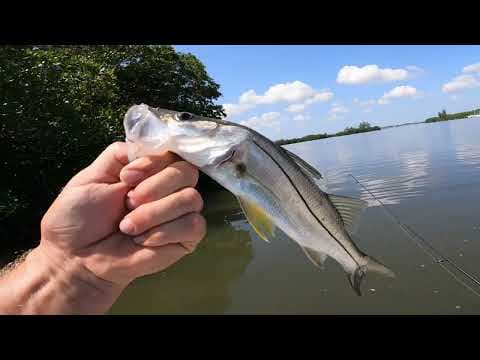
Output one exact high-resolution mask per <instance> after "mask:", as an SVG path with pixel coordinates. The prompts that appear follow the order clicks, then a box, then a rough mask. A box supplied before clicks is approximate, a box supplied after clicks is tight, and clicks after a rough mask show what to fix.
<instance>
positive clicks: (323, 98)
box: [305, 90, 333, 105]
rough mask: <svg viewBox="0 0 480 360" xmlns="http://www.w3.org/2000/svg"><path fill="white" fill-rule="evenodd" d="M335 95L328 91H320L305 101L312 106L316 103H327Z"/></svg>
mask: <svg viewBox="0 0 480 360" xmlns="http://www.w3.org/2000/svg"><path fill="white" fill-rule="evenodd" d="M332 98H333V93H332V92H331V91H328V90H324V91H320V92H318V93H316V94H315V95H314V96H313V97H312V98H310V99H307V100H306V101H305V103H306V104H308V105H310V104H313V103H316V102H327V101H330V100H332Z"/></svg>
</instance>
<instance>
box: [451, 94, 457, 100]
mask: <svg viewBox="0 0 480 360" xmlns="http://www.w3.org/2000/svg"><path fill="white" fill-rule="evenodd" d="M450 99H452V101H457V100H458V96H457V95H452V96H450Z"/></svg>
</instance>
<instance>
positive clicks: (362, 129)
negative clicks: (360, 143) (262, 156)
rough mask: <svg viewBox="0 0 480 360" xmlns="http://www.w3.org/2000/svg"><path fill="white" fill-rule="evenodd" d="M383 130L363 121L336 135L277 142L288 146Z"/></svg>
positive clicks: (319, 135)
mask: <svg viewBox="0 0 480 360" xmlns="http://www.w3.org/2000/svg"><path fill="white" fill-rule="evenodd" d="M376 130H381V128H380V126H371V125H370V124H369V123H368V122H366V121H363V122H361V123H360V124H359V125H358V127H347V128H345V130H343V131H339V132H337V133H335V134H327V133H324V134H311V135H306V136H303V137H300V138H291V139H280V140H277V141H275V142H276V143H277V144H278V145H288V144H295V143H299V142H304V141H311V140H319V139H326V138H331V137H336V136H345V135H352V134H358V133H364V132H369V131H376Z"/></svg>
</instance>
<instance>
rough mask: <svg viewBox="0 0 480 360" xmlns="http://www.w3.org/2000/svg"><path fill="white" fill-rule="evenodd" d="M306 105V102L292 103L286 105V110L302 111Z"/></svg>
mask: <svg viewBox="0 0 480 360" xmlns="http://www.w3.org/2000/svg"><path fill="white" fill-rule="evenodd" d="M306 107H307V104H293V105H290V106H289V107H287V109H286V110H287V111H288V112H302V111H303V110H305V108H306Z"/></svg>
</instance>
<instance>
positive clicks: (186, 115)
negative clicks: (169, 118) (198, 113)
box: [177, 112, 193, 121]
mask: <svg viewBox="0 0 480 360" xmlns="http://www.w3.org/2000/svg"><path fill="white" fill-rule="evenodd" d="M177 117H178V119H179V120H181V121H186V120H192V119H193V114H190V113H188V112H181V113H180V114H178V115H177Z"/></svg>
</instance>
